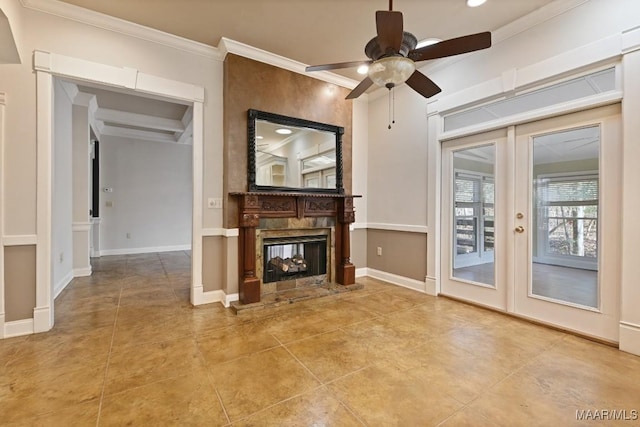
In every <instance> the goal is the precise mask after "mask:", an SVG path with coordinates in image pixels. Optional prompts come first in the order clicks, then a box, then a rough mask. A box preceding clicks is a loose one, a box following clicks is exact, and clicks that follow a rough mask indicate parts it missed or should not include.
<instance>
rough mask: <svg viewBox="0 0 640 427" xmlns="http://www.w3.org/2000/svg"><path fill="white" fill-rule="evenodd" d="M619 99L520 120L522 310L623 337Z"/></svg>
mask: <svg viewBox="0 0 640 427" xmlns="http://www.w3.org/2000/svg"><path fill="white" fill-rule="evenodd" d="M620 127H621V125H620V107H619V105H616V106H610V107H603V108H598V109H594V110H589V111H586V112H581V113H575V114H570V115H566V116H561V117H557V118H553V119H547V120H542V121H538V122H535V123H529V124H526V125H522V126H518V127H516V130H515V133H516V137H515V156H514V159H515V165H516V167H515V177H514V178H515V189H516V192H515V195H514V201H515V209H514V213H515V215H516V222H515V227H514V254H515V269H514V274H515V279H514V283H515V284H516V287H515V289H514V296H515V301H514V311H515V313H517V314H519V315H522V316H525V317H529V318H533V319H536V320H539V321H542V322H545V323H549V324H553V325H557V326H561V327H563V328H566V329H569V330H573V331H577V332H580V333H583V334H587V335H591V336H594V337H598V338H602V339H605V340H610V341H618V317H619V314H618V313H619V302H618V299H619V289H618V287H619V282H620V280H619V272H620V264H619V242H620V238H621V235H620V217H619V214H618V212H619V207H620V203H621V196H620V190H619V182H621V154H620V153H621V152H622V144H621V133H620V131H621V130H620Z"/></svg>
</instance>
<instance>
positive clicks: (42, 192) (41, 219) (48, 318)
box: [33, 52, 54, 332]
mask: <svg viewBox="0 0 640 427" xmlns="http://www.w3.org/2000/svg"><path fill="white" fill-rule="evenodd" d="M38 58H39V60H40V61H39V62H40V63H41V64H43V63H45V64H47V65H49V66H51V65H53V64H51V63H50V62H53V61H52V57H51V55H47V56H46V58H45V57H43V56H42V55H38V52H36V53H35V54H34V63H36V62H38V61H37V60H38ZM36 101H37V102H36V158H37V159H36V160H37V164H36V166H37V169H36V170H37V174H36V211H37V212H38V215H37V220H36V234H37V244H36V306H35V308H34V309H33V315H34V318H33V330H34V332H45V331H48V330H49V329H51V328H52V327H53V322H54V318H53V293H52V291H53V283H52V279H53V278H52V274H51V272H52V266H51V262H52V261H51V244H52V237H51V235H52V226H51V221H52V216H53V213H52V206H53V201H52V193H53V152H52V149H53V75H52V74H50V73H49V72H44V71H36Z"/></svg>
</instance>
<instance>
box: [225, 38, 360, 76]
mask: <svg viewBox="0 0 640 427" xmlns="http://www.w3.org/2000/svg"><path fill="white" fill-rule="evenodd" d="M218 49H220V53H221V55H222V57H223V58H224V57H226V56H227V53H233V54H234V55H238V56H243V57H245V58H249V59H253V60H255V61H259V62H263V63H265V64H269V65H273V66H275V67H278V68H282V69H284V70H289V71H292V72H294V73H298V74H302V75H305V76H307V77H312V78H314V79H318V80H322V81H325V82H328V83H333V84H335V85H338V86H342V87H346V88H348V89H353V88H354V87H356V86H357V85H358V83H359V82H357V81H355V80H353V79H350V78H347V77H343V76H340V75H338V74H335V73H332V72H329V71H314V72H312V73H308V72H306V71H305V68H306V67H307V66H306V64H303V63H302V62H298V61H294V60H293V59H289V58H285V57H284V56H280V55H276V54H275V53H271V52H267V51H265V50H262V49H258V48H256V47H253V46H249V45H246V44H244V43H240V42H237V41H235V40H231V39H228V38H226V37H222V39H220V43H219V44H218Z"/></svg>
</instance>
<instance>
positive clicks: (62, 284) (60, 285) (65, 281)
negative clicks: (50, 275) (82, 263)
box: [53, 270, 73, 299]
mask: <svg viewBox="0 0 640 427" xmlns="http://www.w3.org/2000/svg"><path fill="white" fill-rule="evenodd" d="M72 280H73V270H71V271H69V273H67V275H66V276H64V277H63V278H62V279H60V281H59V282H58V283H56V284H55V285H54V286H53V299H56V298H58V295H60V292H62V291H63V290H64V288H66V287H67V285H68V284H69V283H71V281H72Z"/></svg>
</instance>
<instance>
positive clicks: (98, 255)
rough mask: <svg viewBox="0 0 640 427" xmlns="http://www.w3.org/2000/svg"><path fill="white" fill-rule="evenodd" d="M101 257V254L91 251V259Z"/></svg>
mask: <svg viewBox="0 0 640 427" xmlns="http://www.w3.org/2000/svg"><path fill="white" fill-rule="evenodd" d="M101 255H102V252H100V251H94V250H92V251H91V258H100V256H101Z"/></svg>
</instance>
